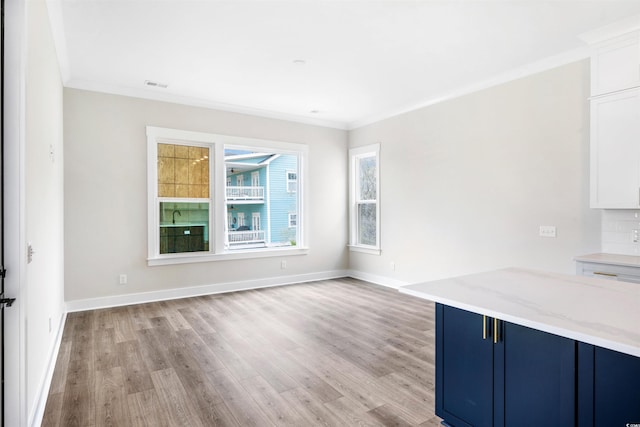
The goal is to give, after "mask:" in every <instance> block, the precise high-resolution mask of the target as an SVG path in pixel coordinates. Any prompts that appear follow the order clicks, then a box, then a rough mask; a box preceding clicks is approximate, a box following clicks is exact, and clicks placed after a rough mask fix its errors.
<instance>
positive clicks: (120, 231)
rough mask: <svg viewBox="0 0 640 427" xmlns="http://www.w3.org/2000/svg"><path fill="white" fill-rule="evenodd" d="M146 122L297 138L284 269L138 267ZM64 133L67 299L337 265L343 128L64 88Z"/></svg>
mask: <svg viewBox="0 0 640 427" xmlns="http://www.w3.org/2000/svg"><path fill="white" fill-rule="evenodd" d="M147 125H152V126H159V127H167V128H174V129H183V130H189V131H200V132H209V133H216V134H225V135H235V136H245V137H253V138H260V139H270V140H280V141H285V142H296V143H302V144H307V145H308V146H309V152H310V153H309V169H310V170H309V175H308V179H309V183H310V194H309V200H310V205H309V206H308V208H309V209H310V222H311V223H310V228H309V236H308V243H309V247H310V250H309V253H308V254H307V255H300V256H292V257H288V258H287V269H286V270H282V269H281V268H280V261H281V260H282V258H262V259H252V260H235V261H215V262H206V263H193V264H184V265H174V266H155V267H148V266H147V262H146V256H147V246H146V245H147V231H146V230H147V193H146V188H147V187H146V185H147V184H146V180H147V170H146V162H147V160H146V135H145V126H147ZM64 136H65V240H66V242H67V243H66V246H65V299H66V300H67V302H71V303H72V305H73V303H74V302H78V301H83V300H87V299H91V298H103V300H102V301H106V300H104V298H107V297H113V296H116V295H122V294H134V293H140V292H154V291H164V290H170V289H177V288H185V287H192V286H200V285H215V284H225V283H228V282H238V281H250V280H258V279H264V278H278V277H280V276H284V277H282V281H286V280H287V279H286V276H288V275H291V276H295V275H304V274H310V273H317V272H331V271H339V270H344V269H346V268H347V262H348V256H347V254H346V252H345V247H346V242H347V240H346V236H347V224H346V223H347V221H346V218H347V214H346V200H347V193H346V192H347V186H346V184H345V183H346V181H347V161H346V152H347V132H345V131H341V130H336V129H328V128H322V127H316V126H310V125H303V124H297V123H291V122H285V121H279V120H274V119H266V118H258V117H253V116H247V115H242V114H237V113H228V112H221V111H215V110H209V109H204V108H196V107H189V106H184V105H178V104H171V103H165V102H158V101H149V100H143V99H138V98H131V97H124V96H119V95H107V94H102V93H97V92H89V91H82V90H75V89H65V91H64ZM119 274H127V275H128V282H129V283H128V284H127V285H126V286H120V285H119V284H118V276H119ZM89 305H90V304H89ZM76 306H78V305H76ZM85 306H87V305H86V304H85Z"/></svg>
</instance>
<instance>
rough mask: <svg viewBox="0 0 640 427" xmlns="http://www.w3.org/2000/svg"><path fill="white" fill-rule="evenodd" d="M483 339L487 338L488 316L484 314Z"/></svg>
mask: <svg viewBox="0 0 640 427" xmlns="http://www.w3.org/2000/svg"><path fill="white" fill-rule="evenodd" d="M482 339H483V340H486V339H487V316H482Z"/></svg>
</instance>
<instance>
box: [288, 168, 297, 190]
mask: <svg viewBox="0 0 640 427" xmlns="http://www.w3.org/2000/svg"><path fill="white" fill-rule="evenodd" d="M290 173H295V174H296V179H289V174H290ZM285 174H286V176H285V178H286V180H285V183H286V186H287V193H296V192H297V191H298V172H297V171H294V170H290V169H287V170H286V171H285ZM290 182H295V183H296V185H295V187H294V188H295V190H293V191H291V190H289V188H290V187H289V183H290Z"/></svg>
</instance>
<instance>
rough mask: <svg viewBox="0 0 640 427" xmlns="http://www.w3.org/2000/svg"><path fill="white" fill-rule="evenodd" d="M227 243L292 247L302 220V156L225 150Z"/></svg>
mask: <svg viewBox="0 0 640 427" xmlns="http://www.w3.org/2000/svg"><path fill="white" fill-rule="evenodd" d="M225 169H226V174H227V183H226V205H227V206H226V208H227V240H226V243H227V246H228V247H229V248H230V249H241V248H243V249H244V248H252V247H271V246H291V245H295V244H296V236H297V223H298V206H299V203H298V173H297V170H298V158H297V156H296V155H292V154H276V153H264V152H252V151H246V150H232V149H226V150H225Z"/></svg>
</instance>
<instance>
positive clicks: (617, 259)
mask: <svg viewBox="0 0 640 427" xmlns="http://www.w3.org/2000/svg"><path fill="white" fill-rule="evenodd" d="M574 259H575V260H576V261H582V262H593V263H596V264H613V265H622V266H624V267H640V256H635V255H619V254H589V255H580V256H577V257H575V258H574Z"/></svg>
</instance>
